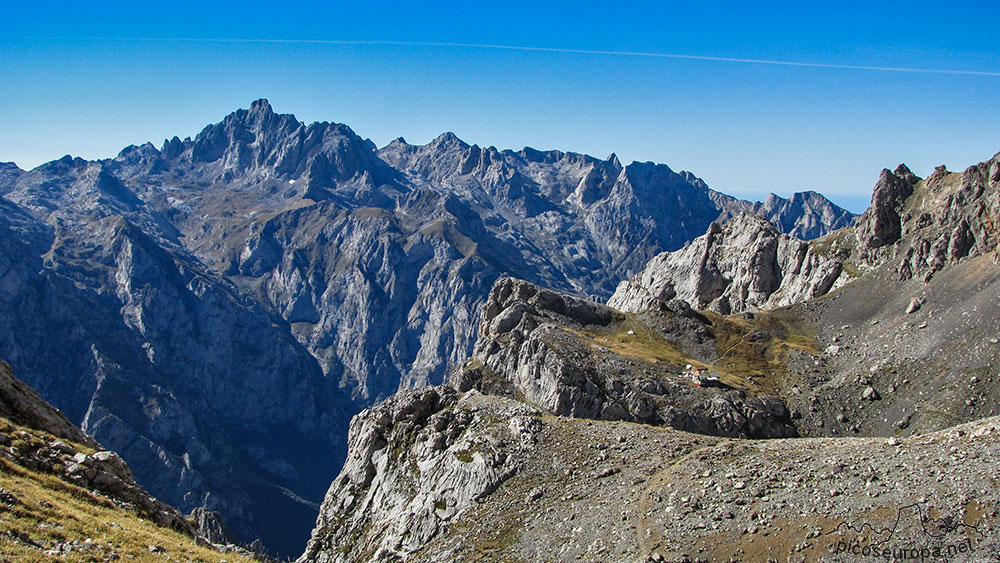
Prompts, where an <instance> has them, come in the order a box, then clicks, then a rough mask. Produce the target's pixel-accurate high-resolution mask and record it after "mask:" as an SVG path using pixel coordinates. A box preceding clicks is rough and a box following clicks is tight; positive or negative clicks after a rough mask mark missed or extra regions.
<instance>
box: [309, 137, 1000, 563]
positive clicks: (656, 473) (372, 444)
mask: <svg viewBox="0 0 1000 563" xmlns="http://www.w3.org/2000/svg"><path fill="white" fill-rule="evenodd" d="M998 197H1000V154H998V155H997V156H995V157H994V158H993V159H992V160H990V161H989V162H986V163H983V164H980V165H977V166H973V167H970V168H969V169H967V170H966V171H965V172H964V173H962V174H951V173H947V172H945V171H943V169H939V170H938V171H936V172H935V174H932V175H931V176H930V177H928V178H927V179H926V180H921V179H919V178H917V177H916V176H914V175H912V173H909V172H908V170H906V169H905V167H900V168H897V170H896V172H895V173H893V172H889V171H884V172H883V173H882V176H881V177H880V180H879V183H878V184H877V185H876V187H875V191H874V194H873V202H872V207H871V208H870V210H869V212H868V213H866V214H865V215H864V216H862V217H861V219H860V220H859V224H858V226H857V227H855V228H850V229H844V230H841V231H838V232H835V233H833V234H830V235H828V236H827V237H824V238H820V239H818V240H816V241H813V242H812V243H805V242H802V241H795V240H794V239H788V240H782V239H781V237H780V236H778V233H777V232H776V230H775V229H773V227H772V228H769V227H768V226H767V225H766V223H765V222H763V221H760V220H758V219H755V218H752V217H748V216H743V217H739V218H737V219H736V220H734V221H733V222H731V223H729V224H728V225H724V226H721V227H720V226H717V225H713V226H712V227H710V228H709V232H708V233H707V234H706V235H705V237H702V238H700V239H698V240H696V241H694V242H693V243H691V245H689V246H688V247H686V248H684V249H682V250H680V251H677V252H675V253H667V254H664V255H661V256H660V257H657V258H656V259H654V260H653V263H652V264H651V265H650V267H649V268H647V270H646V271H645V272H644V274H643V276H645V277H643V276H638V277H637V278H634V279H633V280H632V281H631V282H623V284H622V287H623V288H624V289H625V290H627V291H622V292H620V294H616V298H613V299H612V303H614V302H615V301H616V300H620V301H621V302H622V303H626V304H628V303H632V304H633V305H632V308H633V309H632V311H631V312H628V313H623V312H617V311H615V310H613V309H609V308H607V307H603V306H602V305H599V304H596V303H592V302H588V301H583V300H579V299H575V298H573V297H570V296H568V295H561V294H559V293H556V292H553V291H550V290H545V289H542V288H539V287H537V286H535V285H532V284H530V283H527V282H523V281H518V280H512V279H501V280H500V281H498V282H497V284H496V285H495V286H494V289H493V291H492V292H491V296H490V298H489V300H488V301H487V303H486V305H485V306H484V309H483V319H482V321H481V323H480V332H479V338H480V339H479V342H478V343H477V345H476V348H475V352H474V354H473V355H472V358H471V359H470V361H469V362H467V363H466V364H465V365H464V366H463V367H462V369H460V370H458V371H457V372H455V373H454V374H453V375H452V377H451V380H450V386H447V387H442V388H435V389H431V390H426V391H424V392H423V394H420V393H416V392H412V393H404V394H400V395H397V396H396V397H393V398H392V399H391V400H390V401H388V402H386V403H385V404H384V405H382V407H380V408H379V409H375V410H369V411H365V412H363V413H361V414H360V415H358V416H356V417H355V419H354V421H353V422H352V434H351V438H350V443H351V447H350V451H351V454H350V457H351V460H352V461H351V462H350V463H349V464H347V465H345V467H344V470H343V472H342V473H341V475H340V477H338V479H337V480H335V481H334V483H333V485H332V486H331V488H330V490H329V492H328V493H327V500H326V501H325V503H324V509H323V510H322V511H321V517H320V520H319V521H318V524H317V527H316V529H315V530H314V532H313V537H312V540H311V541H310V544H309V548H308V549H307V551H306V553H305V554H304V555H303V556H302V558H301V559H300V561H303V562H305V561H324V562H326V561H346V560H355V559H362V560H377V561H382V560H396V559H398V558H405V559H407V560H427V561H445V560H454V559H463V558H484V557H485V558H491V559H514V560H518V559H532V560H553V561H554V560H565V559H567V558H574V559H582V560H593V561H599V560H609V559H613V560H636V561H650V560H651V561H662V560H671V561H688V560H692V559H694V560H720V559H721V560H725V559H750V560H760V559H768V558H779V559H785V558H787V559H790V560H812V559H817V558H821V559H823V560H831V561H853V560H857V555H858V554H860V553H861V552H862V550H867V553H869V554H870V553H874V550H875V549H878V550H879V554H880V555H879V557H881V554H883V553H887V554H888V556H887V557H888V558H892V557H896V558H901V557H911V558H918V557H924V558H929V557H939V556H942V554H944V555H946V556H947V557H949V558H950V559H953V560H959V561H978V560H982V558H983V557H984V554H987V553H991V552H992V551H995V548H996V545H998V542H1000V528H998V523H1000V497H997V495H996V487H994V486H992V485H991V483H992V481H993V480H994V473H995V470H996V468H995V459H993V457H991V456H990V454H989V452H990V451H992V449H995V446H996V444H995V442H996V439H997V436H998V434H997V418H996V417H997V415H998V414H1000V411H998V410H997V405H998V404H1000V402H998V401H1000V378H998V375H997V371H996V366H997V365H1000V346H998V344H997V338H996V337H995V335H996V334H1000V324H998V319H1000V309H998V307H1000V305H998V301H997V299H996V296H997V295H1000V293H998V291H1000V267H998V266H997V264H998V263H1000V259H998V255H1000V253H998V249H997V239H996V233H995V231H994V230H992V228H991V226H992V225H994V224H996V221H997V220H998V219H1000V213H998V211H1000V208H998V207H997V198H998ZM726 229H729V232H726ZM931 241H935V242H931ZM783 246H784V247H785V248H791V249H793V250H792V251H790V252H789V251H786V252H784V256H789V255H791V256H798V257H799V258H798V260H797V261H795V260H793V261H788V260H783V259H780V258H779V256H781V255H782V253H781V252H780V251H779V249H780V248H782V247H783ZM734 256H735V257H734ZM691 257H696V258H697V257H700V258H701V262H699V263H696V264H695V266H696V267H688V268H683V267H680V266H678V267H677V268H676V269H673V270H671V269H670V268H669V266H671V265H672V261H677V262H679V261H680V259H681V258H685V259H688V260H689V261H690V258H691ZM803 257H809V259H808V260H803ZM790 263H791V264H797V265H798V266H801V265H802V264H804V263H808V264H811V265H812V266H813V270H809V269H803V268H801V267H798V268H796V269H793V268H787V267H785V266H786V265H787V264H790ZM689 266H690V264H689ZM824 268H825V270H824ZM706 270H710V271H712V274H714V275H715V277H714V278H712V277H710V275H707V274H706ZM810 271H820V272H823V271H826V272H834V273H833V274H831V275H829V276H822V275H820V276H816V277H812V276H810V274H809V272H810ZM664 272H666V274H668V275H664ZM717 272H719V273H723V274H721V275H720V274H719V273H717ZM732 272H737V274H736V275H732ZM841 275H844V276H845V277H844V278H841V277H840V276H841ZM719 278H722V279H723V280H725V281H726V282H728V284H729V285H732V286H736V289H735V290H729V291H730V293H729V294H728V295H735V296H739V297H740V298H741V299H742V300H741V301H739V303H740V307H741V308H742V310H743V312H742V313H740V314H736V315H728V316H722V315H719V314H718V313H715V312H712V311H710V310H705V311H702V312H697V311H694V310H692V308H691V307H690V306H689V305H688V303H687V302H686V301H685V300H683V299H680V298H678V294H679V293H680V291H677V290H675V289H674V286H677V287H681V288H684V289H682V291H686V290H687V289H686V288H704V287H706V286H709V285H711V284H706V283H704V280H705V279H708V280H710V281H711V280H713V279H714V280H718V279H719ZM838 279H839V280H840V281H839V282H838V281H837V280H838ZM816 280H820V281H816ZM775 281H776V282H777V283H772V282H775ZM785 283H788V284H790V285H789V286H788V287H799V288H804V289H805V290H804V291H796V292H792V293H791V295H793V296H792V297H789V298H788V301H786V302H783V303H782V304H783V305H785V306H783V307H781V308H779V309H775V310H770V311H769V310H766V308H767V307H768V306H769V304H768V299H769V298H770V297H771V296H772V295H774V294H777V295H778V296H779V297H780V296H781V293H780V291H776V289H777V290H780V289H781V287H782V284H785ZM761 288H765V289H763V290H762V289H761ZM727 290H728V286H727V285H726V284H722V288H721V291H719V292H718V293H717V294H716V295H715V296H714V297H713V298H712V299H710V300H702V301H700V302H698V304H699V305H700V306H705V305H704V304H706V303H712V301H713V300H714V299H717V298H718V296H719V295H725V294H726V293H725V292H726V291H727ZM693 294H694V295H696V296H698V295H700V294H699V293H693ZM794 295H797V296H798V297H794ZM717 303H719V301H717ZM771 306H773V304H772V305H771ZM728 312H729V311H727V313H728ZM684 363H688V364H693V367H694V368H697V369H698V370H701V371H708V372H710V373H716V374H717V375H718V377H716V378H715V379H714V381H715V383H714V384H713V386H712V387H709V388H705V386H704V384H705V383H706V381H707V380H706V379H701V378H699V379H695V380H692V379H691V377H692V375H691V370H690V368H688V369H687V370H686V371H684V372H681V369H682V368H680V366H681V365H683V364H684ZM591 368H592V369H591ZM695 374H697V372H695ZM695 382H699V383H702V385H701V386H696V385H694V383H695ZM692 394H694V396H696V397H697V396H701V397H712V399H711V400H710V401H709V402H708V403H707V404H710V405H711V404H718V399H720V398H722V397H724V396H726V394H729V395H730V396H732V395H733V394H735V395H737V396H741V397H742V398H744V400H745V402H746V404H750V403H751V402H752V401H753V400H758V401H760V400H761V399H762V398H766V401H767V402H762V403H758V405H767V404H768V402H769V401H771V400H773V401H774V403H773V404H774V405H775V406H774V407H766V406H763V408H762V407H761V406H758V407H757V408H758V409H759V412H758V413H756V414H755V413H751V414H747V413H742V416H743V419H744V420H746V421H752V420H753V419H754V418H755V417H756V419H757V420H758V421H761V420H763V419H766V418H767V417H771V422H770V426H768V427H769V428H772V429H776V428H781V424H782V423H785V421H787V422H788V423H789V427H790V428H791V430H792V431H794V432H795V433H797V434H802V435H806V436H818V437H823V438H806V439H801V438H800V439H789V438H779V439H777V440H769V441H766V442H754V441H747V440H740V439H733V438H720V437H718V436H736V435H738V434H727V433H726V432H725V427H724V426H722V425H719V424H714V425H712V424H702V425H700V426H693V427H688V426H685V425H686V424H690V422H689V421H691V420H694V419H697V409H698V408H699V406H700V405H699V402H698V400H697V399H695V400H694V401H693V402H692V401H690V399H689V398H688V397H691V396H692ZM428 397H433V400H428ZM702 404H705V403H702ZM730 404H732V405H735V404H736V403H735V401H734V402H732V403H730ZM415 405H420V407H419V409H418V408H417V407H416V406H415ZM786 408H787V409H788V411H784V412H783V409H786ZM416 410H419V411H420V412H421V414H420V415H419V416H411V413H413V412H415V411H416ZM685 410H686V414H685V415H684V416H676V415H677V413H678V411H685ZM710 412H711V413H712V414H711V415H709V418H710V419H712V420H715V419H714V416H718V417H719V419H721V420H733V419H736V418H737V417H735V416H733V415H732V414H729V413H726V411H724V410H715V409H711V410H710ZM661 413H673V414H674V416H663V415H662V414H661ZM455 420H459V421H461V424H459V425H456V426H454V427H453V426H451V421H455ZM631 421H635V422H640V423H642V424H635V423H633V422H631ZM775 423H777V424H775ZM955 425H958V426H955ZM666 426H672V427H673V428H674V430H668V429H666V428H665V427H666ZM678 430H694V431H696V432H698V433H699V434H698V435H693V434H686V433H683V432H679V431H678ZM749 434H750V433H748V432H744V433H742V435H744V436H746V435H749ZM708 435H714V436H708ZM769 435H770V436H780V435H781V434H780V432H778V433H774V434H769ZM791 435H794V434H791ZM840 436H846V437H840ZM852 436H853V437H852ZM862 436H867V437H862ZM480 446H481V448H480ZM817 452H821V453H820V454H817ZM432 467H433V468H434V469H433V470H431V471H428V472H427V473H424V470H425V469H426V468H432ZM400 472H408V473H407V474H406V475H405V476H402V475H401V474H400ZM411 482H412V483H419V484H420V485H419V486H420V487H422V488H421V491H422V492H421V493H420V494H414V493H413V490H412V489H411V488H408V487H407V486H405V485H402V486H400V485H396V484H397V483H411ZM385 483H393V485H392V486H391V491H392V493H391V494H386V491H384V490H383V488H384V487H385V485H384V484H385ZM484 483H488V486H485V487H480V486H478V485H482V484H484ZM914 483H918V485H917V486H916V487H914V486H913V485H914ZM470 484H477V486H470ZM918 491H919V492H918ZM928 491H930V492H928ZM357 498H365V499H369V500H367V501H366V504H365V505H364V510H361V511H355V510H353V509H354V507H355V506H356V505H355V504H354V502H355V499H357ZM370 499H381V502H380V503H379V504H374V503H371V502H370ZM418 507H419V508H418ZM376 522H377V523H378V525H377V526H375V525H374V524H375V523H376ZM404 524H405V525H404ZM407 527H410V528H413V529H417V530H421V533H420V534H418V535H417V536H415V537H414V536H409V535H407V534H405V533H404V530H405V529H406V528H407ZM553 538H558V540H559V541H553ZM855 549H856V551H855ZM914 550H915V551H914ZM924 550H926V554H925V555H922V554H923V553H924ZM935 550H936V551H935ZM911 553H916V555H911ZM935 553H936V554H937V555H935ZM900 554H902V555H900Z"/></svg>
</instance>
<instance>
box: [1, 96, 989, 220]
mask: <svg viewBox="0 0 1000 563" xmlns="http://www.w3.org/2000/svg"><path fill="white" fill-rule="evenodd" d="M256 100H267V102H268V104H269V105H271V108H272V110H273V111H274V112H275V113H277V114H289V115H293V116H295V117H296V119H298V116H296V115H295V113H294V112H290V111H279V110H278V109H274V106H273V104H271V103H270V100H268V99H267V98H266V97H261V98H256V99H255V100H253V101H256ZM253 101H251V102H250V103H247V104H246V105H245V106H241V107H239V108H235V109H233V110H232V111H230V112H229V113H227V114H225V115H223V116H221V117H219V118H218V119H217V120H216V121H212V122H210V123H206V124H205V127H207V126H209V125H211V124H215V123H219V122H221V121H222V120H223V119H224V118H225V117H226V116H227V115H229V114H231V113H234V112H236V111H238V110H241V109H242V110H246V109H249V108H250V105H251V104H252V103H253ZM299 121H300V122H303V123H308V122H305V121H304V120H301V119H300V120H299ZM319 121H327V122H332V123H340V124H342V125H346V126H348V127H351V124H350V123H343V122H339V121H336V120H330V119H326V120H319ZM202 129H204V127H203V128H202ZM351 130H353V131H354V132H355V133H356V134H357V135H358V136H360V137H361V138H363V139H367V140H369V141H371V142H372V143H374V144H375V146H376V150H381V149H383V148H385V147H386V146H387V145H389V144H391V143H392V142H393V141H395V140H397V139H403V141H404V142H405V143H407V144H409V145H413V146H422V145H426V144H428V143H431V142H433V141H434V140H435V139H437V138H438V137H440V136H442V135H445V134H448V133H451V134H453V135H455V136H456V137H457V138H458V139H459V140H461V141H462V142H465V143H466V144H469V145H479V144H478V143H475V142H470V141H469V140H467V139H464V138H462V136H461V135H458V134H456V133H455V132H454V131H442V132H441V133H438V134H437V135H435V136H433V137H431V138H430V139H427V140H426V141H424V142H413V141H411V140H410V139H407V138H405V137H403V136H402V135H399V136H396V137H393V138H392V139H389V140H388V141H384V142H381V143H379V142H376V141H375V140H374V139H371V138H370V137H366V136H365V135H364V134H362V133H361V132H359V131H356V130H354V128H353V127H351ZM198 132H199V133H200V132H201V130H199V131H198ZM197 134H198V133H195V134H193V135H184V136H181V135H171V136H169V137H165V138H164V139H163V141H162V142H159V143H158V142H156V141H154V140H153V139H148V140H146V141H142V142H138V143H129V144H124V145H122V146H121V149H119V150H118V151H117V152H115V153H114V154H112V155H108V156H99V157H93V158H88V157H85V156H82V155H75V154H70V153H67V154H65V155H61V156H58V157H55V158H51V159H49V160H45V161H42V162H39V163H37V164H35V165H33V166H29V167H25V166H22V165H21V163H19V162H16V161H7V160H4V159H3V157H2V156H0V162H13V163H14V164H15V165H16V166H17V167H18V168H20V169H22V170H25V171H27V170H31V169H33V168H37V167H38V166H41V165H43V164H48V163H50V162H53V161H56V160H59V159H61V158H65V157H66V156H70V157H72V158H77V157H80V158H83V159H84V160H88V161H99V160H110V159H114V158H116V157H117V156H118V154H119V153H120V152H121V151H122V150H124V149H125V148H127V147H129V146H133V145H134V146H142V145H143V144H145V143H149V144H151V145H153V146H154V147H155V148H156V149H157V150H161V148H162V143H163V142H166V141H169V140H170V139H171V138H173V137H178V138H180V139H188V138H190V139H192V140H193V139H194V138H195V137H196V136H197ZM479 146H481V147H484V148H486V147H493V148H496V149H497V150H500V151H505V150H510V151H513V152H518V151H521V150H524V149H532V150H537V151H540V152H548V151H560V152H565V153H576V154H583V155H586V156H589V157H592V158H597V159H607V158H608V157H610V156H611V155H612V154H613V155H615V156H616V157H618V153H617V152H615V151H612V152H610V153H608V154H607V155H604V156H601V155H596V154H588V153H581V152H578V151H570V150H564V149H560V148H557V147H553V148H539V147H532V146H529V145H524V146H522V147H520V148H515V147H496V146H494V145H479ZM994 154H996V153H994ZM991 156H992V155H991ZM618 158H619V160H620V161H621V162H622V165H623V166H627V165H629V164H633V163H646V162H651V163H653V164H663V165H666V166H668V167H669V168H670V169H671V170H673V171H675V172H690V173H691V174H694V175H695V176H697V177H698V178H701V179H702V180H704V179H703V178H702V176H701V175H700V174H699V173H698V171H696V170H688V169H687V168H683V167H680V168H678V167H675V166H673V165H671V164H668V163H665V162H656V161H652V160H635V159H633V160H630V161H625V160H622V159H621V158H620V157H618ZM989 158H990V157H984V158H983V159H982V160H980V161H977V162H973V163H969V164H968V165H966V166H963V167H962V168H956V169H952V168H951V167H948V170H949V171H952V172H956V171H957V172H961V171H962V170H965V168H967V167H968V166H975V165H976V164H978V163H980V162H984V161H986V160H989ZM898 164H906V163H905V162H901V163H897V165H898ZM907 166H908V165H907ZM883 168H888V169H890V170H891V169H894V168H895V166H885V167H883ZM911 170H912V168H911ZM912 171H913V173H914V174H916V175H917V176H919V177H921V178H925V177H927V176H928V175H930V173H931V172H932V171H933V169H932V170H930V171H925V172H922V171H917V170H912ZM880 172H881V169H880V170H877V171H873V175H872V178H873V180H872V188H874V186H875V183H876V182H877V181H878V176H879V173H880ZM706 184H708V187H709V188H710V189H712V190H714V191H716V192H720V193H724V194H726V195H729V196H733V197H736V198H738V199H744V200H747V201H752V202H763V201H764V200H765V199H767V197H768V196H769V195H772V194H773V195H776V196H778V197H782V198H785V199H789V198H791V197H792V196H793V195H795V194H796V193H807V192H814V193H818V194H820V195H822V196H823V197H826V198H827V199H828V200H830V201H831V202H832V203H834V204H835V205H837V206H839V207H841V208H843V209H846V210H848V211H850V212H851V213H854V214H857V215H860V214H861V213H864V211H865V210H867V208H868V206H869V205H870V203H871V191H869V193H868V194H867V195H865V194H857V195H845V194H835V195H834V196H830V195H828V194H826V193H824V192H822V191H820V190H816V189H811V188H803V189H798V190H794V191H789V192H785V193H777V192H775V191H761V190H754V189H739V188H737V189H732V190H728V191H727V190H722V189H719V188H716V187H715V186H713V185H711V184H709V183H708V182H707V181H706Z"/></svg>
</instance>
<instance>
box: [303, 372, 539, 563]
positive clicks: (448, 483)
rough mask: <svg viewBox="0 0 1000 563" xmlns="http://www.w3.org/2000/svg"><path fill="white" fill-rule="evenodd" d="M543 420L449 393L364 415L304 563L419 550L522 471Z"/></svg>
mask: <svg viewBox="0 0 1000 563" xmlns="http://www.w3.org/2000/svg"><path fill="white" fill-rule="evenodd" d="M541 414H542V413H541V412H540V411H538V410H537V409H535V408H532V407H529V406H527V405H525V404H523V403H519V402H517V401H513V400H509V399H502V398H498V397H489V398H487V397H485V396H483V395H481V394H479V393H476V392H471V393H465V394H462V395H460V394H459V393H457V392H456V391H455V390H454V389H452V388H450V387H447V386H441V387H429V388H425V389H420V390H415V391H406V392H402V393H398V394H396V395H394V396H393V397H391V398H389V399H388V400H386V401H384V402H383V403H381V404H380V405H378V406H376V407H373V408H372V409H369V410H366V411H363V412H362V413H360V414H359V415H357V416H356V417H355V418H354V420H353V421H352V422H351V431H350V438H349V445H350V452H351V453H350V456H349V457H348V459H347V461H346V462H345V464H344V467H343V470H342V471H341V473H340V475H339V476H338V477H337V479H336V480H335V481H334V482H333V484H332V485H331V487H330V491H329V493H328V494H327V497H326V500H324V501H323V506H322V508H321V509H320V517H319V520H318V521H317V525H316V528H315V529H314V531H313V534H312V539H310V541H309V545H308V547H307V548H306V552H305V553H304V554H303V555H302V557H301V558H299V561H300V562H302V563H305V562H317V563H328V562H349V561H362V560H377V561H386V560H394V559H397V558H401V557H405V556H406V555H407V554H410V553H413V552H415V551H417V550H419V549H420V548H421V547H423V546H424V545H425V544H426V543H427V542H428V541H430V540H431V539H432V538H434V537H436V536H437V535H438V534H439V533H440V532H441V530H442V529H444V528H446V527H447V526H448V525H449V523H450V522H451V521H452V520H455V519H458V518H461V516H462V514H463V513H465V512H466V511H467V510H469V509H470V508H471V507H473V506H474V505H475V504H476V503H477V502H481V501H482V500H483V499H485V498H486V497H487V496H489V495H490V494H491V493H492V492H493V491H495V490H496V488H497V487H498V486H500V484H501V483H503V482H504V481H505V480H507V479H508V478H510V477H511V476H512V475H513V474H514V473H515V472H516V471H517V469H518V467H519V465H520V461H519V458H520V457H521V456H522V455H523V454H524V452H526V451H529V450H532V449H533V448H534V447H535V444H536V443H537V441H538V438H537V436H536V434H537V432H538V431H539V430H540V429H541V426H542V424H541V421H540V416H541Z"/></svg>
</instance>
